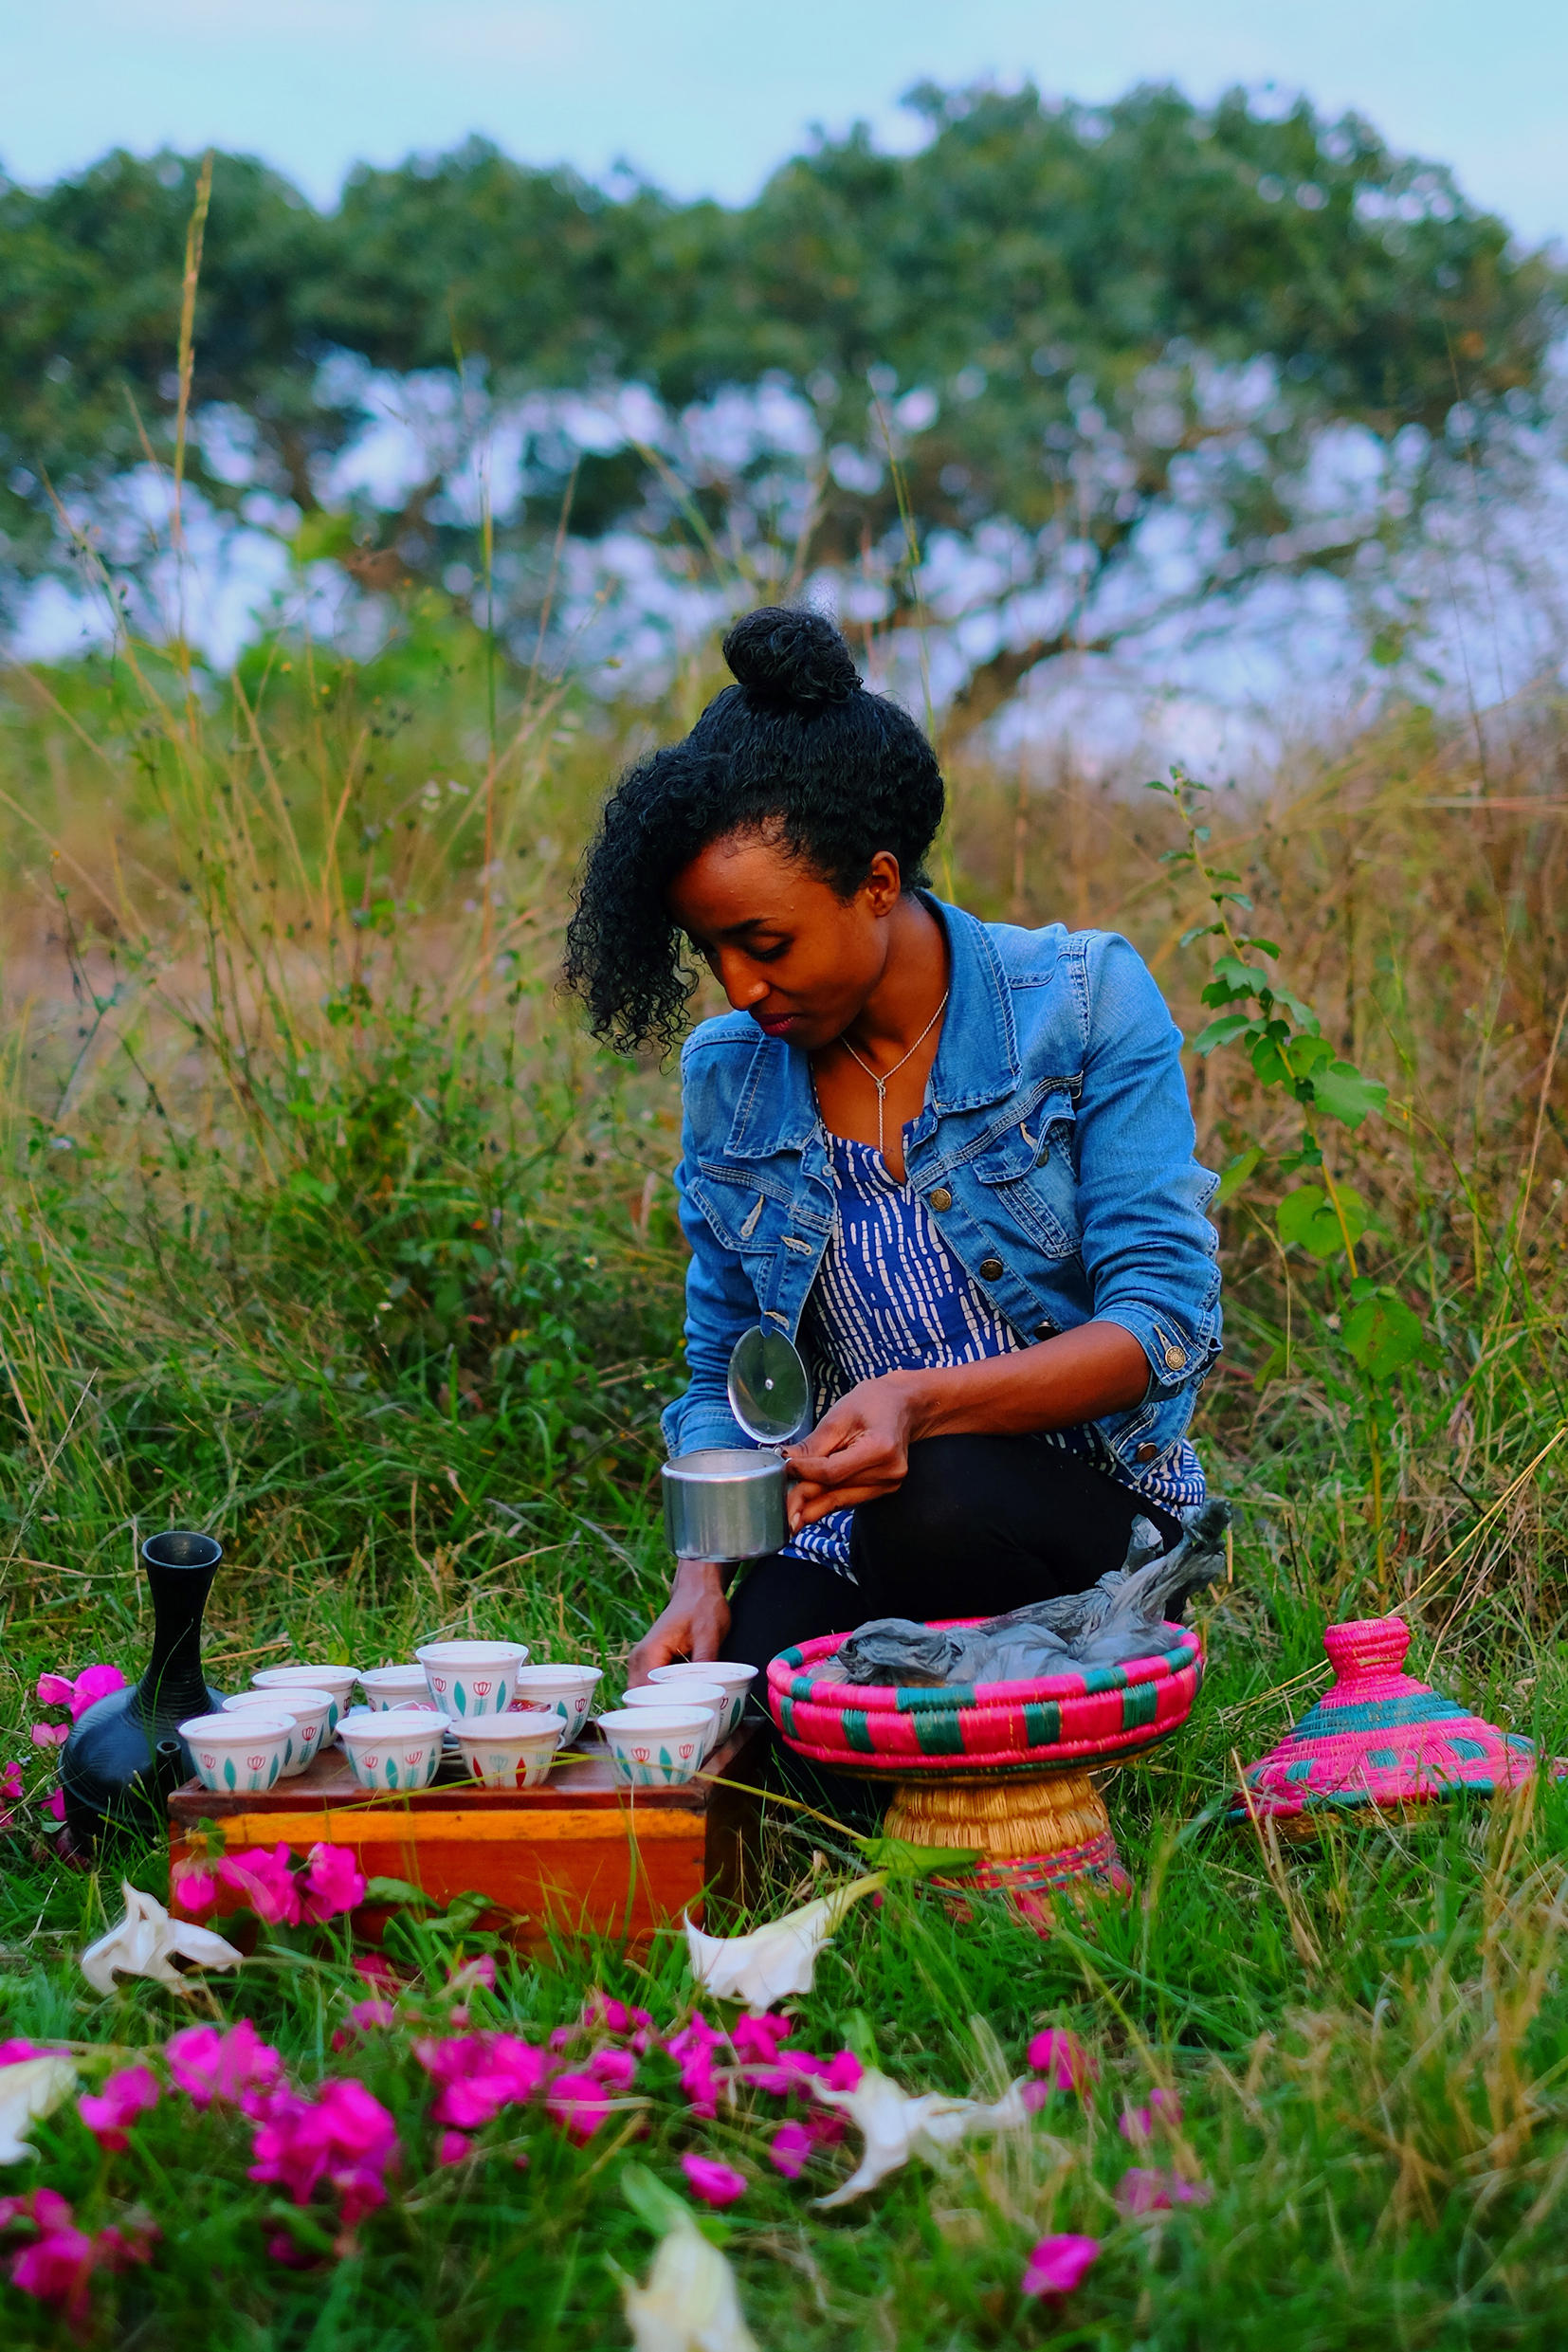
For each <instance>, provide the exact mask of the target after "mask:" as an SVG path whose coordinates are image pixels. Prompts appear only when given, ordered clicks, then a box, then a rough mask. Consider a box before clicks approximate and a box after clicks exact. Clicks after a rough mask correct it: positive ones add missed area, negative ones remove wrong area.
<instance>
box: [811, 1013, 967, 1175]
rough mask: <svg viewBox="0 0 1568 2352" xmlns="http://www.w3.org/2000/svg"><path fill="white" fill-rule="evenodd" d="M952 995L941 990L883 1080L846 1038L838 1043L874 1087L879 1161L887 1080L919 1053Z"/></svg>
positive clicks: (883, 1149)
mask: <svg viewBox="0 0 1568 2352" xmlns="http://www.w3.org/2000/svg"><path fill="white" fill-rule="evenodd" d="M952 993H953V992H952V991H951V989H946V988H944V989H943V991H942V1000H941V1003H940V1004H939V1006H938V1007H937V1010H936V1012H934V1013H933V1014H932V1015H931V1018H930V1020H929V1021H927V1023H926V1025H925V1027H924V1028H923V1029H922V1030H921V1033H920V1035H919V1036H918V1037H917V1038H916V1040H915V1042H914V1044H913V1045H912V1046H911V1047H910V1048H909V1050H908V1052H907V1053H905V1054H903V1055H901V1056H900V1058H899V1060H898V1061H896V1062H895V1063H894V1065H893V1067H892V1068H891V1069H890V1070H889V1071H888V1072H887V1076H886V1077H885V1078H883V1077H879V1076H878V1075H877V1072H876V1071H875V1070H874V1069H873V1068H872V1067H871V1065H870V1063H869V1062H867V1061H866V1060H865V1058H864V1057H863V1056H862V1055H861V1054H858V1053H857V1052H856V1051H855V1049H854V1047H853V1046H852V1045H851V1044H850V1043H849V1040H848V1037H841V1038H840V1039H839V1041H838V1042H839V1044H840V1045H841V1046H842V1047H843V1048H844V1050H845V1052H846V1053H847V1054H848V1056H849V1059H850V1061H851V1062H853V1063H855V1064H857V1065H858V1067H860V1068H861V1069H863V1070H864V1071H865V1072H866V1077H867V1078H868V1079H869V1080H870V1081H871V1084H872V1085H873V1086H875V1088H876V1090H877V1157H878V1158H879V1159H885V1158H886V1157H887V1145H886V1140H885V1138H884V1134H883V1118H884V1113H885V1111H886V1108H887V1083H888V1079H892V1078H896V1077H897V1076H898V1074H899V1072H900V1070H901V1069H903V1066H904V1063H905V1062H912V1061H913V1060H914V1058H915V1056H916V1054H917V1053H919V1051H920V1049H921V1047H922V1046H923V1045H924V1043H925V1041H926V1039H927V1038H928V1037H929V1036H930V1034H931V1032H932V1030H934V1029H935V1028H936V1026H937V1023H938V1022H939V1020H940V1019H941V1017H942V1014H943V1013H944V1012H946V1011H947V1000H948V997H949V996H950V995H951V994H952Z"/></svg>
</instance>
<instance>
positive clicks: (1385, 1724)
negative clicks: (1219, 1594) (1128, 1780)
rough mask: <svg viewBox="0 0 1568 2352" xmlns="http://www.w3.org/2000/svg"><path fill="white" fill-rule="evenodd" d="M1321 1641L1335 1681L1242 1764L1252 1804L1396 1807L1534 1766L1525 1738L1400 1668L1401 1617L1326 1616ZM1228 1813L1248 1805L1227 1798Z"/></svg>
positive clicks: (1510, 1781) (1501, 1783)
mask: <svg viewBox="0 0 1568 2352" xmlns="http://www.w3.org/2000/svg"><path fill="white" fill-rule="evenodd" d="M1323 1648H1324V1649H1325V1650H1327V1652H1328V1655H1329V1659H1330V1662H1331V1663H1332V1665H1333V1668H1334V1682H1333V1685H1332V1687H1330V1688H1329V1689H1328V1690H1326V1691H1325V1692H1324V1693H1323V1695H1322V1698H1321V1699H1320V1700H1319V1701H1318V1704H1317V1705H1316V1706H1313V1707H1309V1708H1308V1710H1307V1712H1306V1713H1305V1714H1304V1716H1303V1717H1302V1720H1301V1722H1300V1723H1298V1724H1297V1725H1296V1728H1295V1730H1294V1731H1292V1732H1291V1733H1289V1734H1288V1736H1287V1737H1286V1738H1285V1739H1284V1740H1282V1741H1280V1743H1279V1746H1278V1747H1276V1748H1271V1749H1270V1750H1269V1752H1268V1754H1267V1756H1265V1757H1264V1758H1263V1759H1261V1761H1259V1762H1258V1763H1256V1764H1253V1765H1251V1766H1250V1767H1249V1770H1248V1773H1247V1782H1248V1786H1249V1789H1250V1791H1251V1795H1252V1806H1253V1810H1254V1811H1256V1812H1258V1813H1260V1814H1274V1815H1276V1816H1277V1817H1280V1818H1286V1817H1289V1816H1291V1815H1294V1814H1303V1813H1308V1812H1311V1811H1314V1810H1316V1809H1318V1808H1320V1807H1321V1808H1324V1809H1337V1808H1340V1807H1345V1808H1348V1807H1353V1806H1357V1805H1389V1806H1399V1805H1408V1804H1411V1803H1420V1802H1424V1801H1426V1800H1428V1799H1430V1798H1431V1797H1435V1796H1459V1795H1462V1794H1464V1793H1466V1792H1467V1791H1468V1792H1470V1793H1473V1794H1474V1795H1476V1796H1491V1795H1492V1794H1493V1793H1494V1792H1495V1791H1496V1790H1498V1789H1509V1788H1516V1787H1517V1786H1518V1785H1519V1783H1520V1782H1521V1781H1522V1780H1527V1779H1528V1778H1529V1777H1530V1775H1531V1773H1532V1772H1533V1771H1534V1770H1535V1760H1536V1758H1535V1747H1534V1744H1533V1743H1532V1742H1531V1741H1528V1740H1524V1739H1521V1738H1520V1737H1519V1735H1518V1734H1517V1733H1514V1732H1508V1731H1499V1730H1498V1728H1497V1726H1496V1725H1495V1724H1494V1723H1486V1721H1484V1719H1483V1718H1482V1717H1481V1716H1479V1715H1471V1714H1470V1713H1469V1712H1468V1709H1466V1708H1465V1707H1462V1706H1461V1705H1459V1703H1458V1701H1457V1700H1456V1699H1447V1698H1445V1697H1444V1696H1443V1693H1442V1692H1441V1691H1440V1690H1433V1689H1432V1688H1431V1685H1430V1684H1428V1683H1418V1682H1417V1681H1416V1680H1415V1678H1414V1676H1413V1675H1411V1674H1406V1673H1405V1672H1404V1671H1403V1670H1402V1668H1403V1666H1404V1658H1405V1652H1406V1650H1408V1649H1409V1648H1410V1628H1409V1626H1408V1625H1407V1624H1406V1623H1405V1621H1404V1619H1403V1617H1358V1618H1353V1619H1351V1620H1350V1621H1349V1622H1348V1623H1346V1624H1344V1625H1331V1626H1330V1627H1329V1628H1328V1630H1327V1632H1325V1633H1324V1635H1323ZM1229 1817H1230V1819H1231V1820H1232V1821H1243V1820H1245V1819H1246V1818H1247V1807H1246V1805H1245V1803H1243V1802H1242V1801H1240V1800H1239V1799H1238V1800H1237V1802H1236V1803H1235V1804H1234V1805H1232V1807H1231V1813H1230V1816H1229Z"/></svg>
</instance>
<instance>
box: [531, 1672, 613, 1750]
mask: <svg viewBox="0 0 1568 2352" xmlns="http://www.w3.org/2000/svg"><path fill="white" fill-rule="evenodd" d="M516 1680H517V1690H516V1695H515V1696H514V1698H513V1701H512V1712H513V1714H514V1715H515V1714H516V1713H517V1712H518V1710H519V1709H520V1707H543V1708H546V1709H548V1710H549V1711H551V1712H553V1713H554V1714H556V1715H558V1716H559V1717H560V1719H561V1721H562V1723H564V1724H565V1725H566V1729H565V1731H564V1733H563V1734H562V1738H561V1744H562V1746H563V1747H564V1746H567V1745H569V1744H570V1743H571V1741H574V1740H575V1739H576V1738H577V1736H578V1734H579V1733H580V1732H581V1730H582V1727H583V1725H584V1723H587V1721H588V1710H589V1708H590V1707H591V1706H592V1705H593V1693H594V1690H595V1688H596V1687H597V1686H598V1684H599V1683H600V1682H601V1681H602V1680H603V1676H602V1675H601V1673H600V1671H599V1668H597V1667H596V1666H522V1667H520V1668H518V1671H517V1678H516Z"/></svg>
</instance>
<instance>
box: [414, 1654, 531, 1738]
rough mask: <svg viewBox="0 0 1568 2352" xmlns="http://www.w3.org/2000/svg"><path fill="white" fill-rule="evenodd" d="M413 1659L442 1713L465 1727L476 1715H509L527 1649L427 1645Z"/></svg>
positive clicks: (526, 1658) (525, 1659) (525, 1661)
mask: <svg viewBox="0 0 1568 2352" xmlns="http://www.w3.org/2000/svg"><path fill="white" fill-rule="evenodd" d="M414 1656H415V1657H416V1658H417V1659H418V1660H419V1663H420V1665H421V1666H422V1667H423V1668H424V1669H425V1680H426V1681H427V1683H428V1685H429V1687H430V1696H431V1698H432V1699H433V1700H434V1701H435V1703H436V1705H437V1706H438V1707H439V1708H440V1709H441V1711H442V1713H443V1714H444V1715H449V1716H450V1717H451V1718H452V1721H453V1722H454V1723H468V1722H469V1721H471V1719H472V1718H473V1717H474V1716H476V1715H477V1716H484V1715H503V1714H504V1713H505V1712H506V1709H507V1708H508V1707H509V1706H510V1705H511V1704H512V1693H513V1690H514V1689H515V1687H516V1676H517V1670H518V1668H519V1667H520V1666H526V1665H527V1663H528V1648H527V1644H526V1643H524V1642H426V1643H425V1644H424V1646H423V1648H421V1649H419V1650H415V1651H414Z"/></svg>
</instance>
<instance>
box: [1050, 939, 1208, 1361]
mask: <svg viewBox="0 0 1568 2352" xmlns="http://www.w3.org/2000/svg"><path fill="white" fill-rule="evenodd" d="M1087 975H1088V987H1089V1003H1088V1038H1087V1044H1086V1049H1085V1067H1084V1083H1083V1090H1082V1093H1081V1094H1080V1097H1079V1101H1078V1106H1077V1120H1076V1130H1077V1132H1076V1139H1075V1140H1076V1146H1077V1162H1078V1206H1079V1215H1080V1228H1081V1234H1082V1249H1083V1264H1084V1271H1085V1276H1086V1277H1087V1280H1088V1285H1089V1291H1090V1296H1091V1299H1092V1302H1093V1313H1094V1317H1095V1320H1096V1321H1097V1322H1112V1323H1120V1324H1121V1327H1122V1329H1123V1330H1125V1331H1130V1332H1131V1333H1132V1335H1133V1337H1134V1339H1135V1340H1137V1341H1138V1342H1139V1345H1140V1347H1141V1348H1142V1350H1143V1352H1144V1354H1145V1356H1146V1357H1147V1358H1148V1359H1149V1376H1150V1382H1149V1384H1150V1391H1151V1393H1154V1394H1159V1393H1164V1394H1169V1393H1171V1392H1172V1391H1174V1390H1176V1389H1180V1388H1184V1387H1186V1386H1187V1385H1188V1384H1189V1383H1191V1382H1195V1381H1197V1380H1200V1379H1201V1378H1202V1377H1203V1375H1204V1374H1205V1373H1206V1372H1207V1371H1208V1369H1209V1367H1210V1365H1211V1364H1212V1362H1213V1360H1214V1358H1215V1357H1216V1356H1217V1355H1218V1354H1219V1349H1220V1305H1219V1287H1220V1283H1219V1267H1218V1264H1217V1262H1216V1257H1215V1250H1216V1247H1217V1237H1216V1235H1215V1232H1214V1229H1213V1227H1212V1225H1211V1224H1210V1222H1209V1219H1208V1218H1207V1216H1206V1215H1205V1214H1204V1210H1205V1208H1206V1207H1207V1205H1208V1203H1209V1201H1210V1200H1211V1199H1212V1196H1213V1192H1214V1187H1215V1181H1216V1179H1215V1178H1214V1176H1212V1174H1211V1173H1210V1171H1209V1170H1208V1169H1207V1168H1203V1167H1200V1166H1199V1165H1198V1162H1197V1160H1196V1158H1194V1146H1195V1144H1196V1141H1197V1135H1196V1130H1195V1129H1194V1125H1193V1114H1192V1108H1191V1105H1190V1104H1189V1103H1188V1099H1187V1082H1186V1077H1185V1074H1184V1072H1183V1070H1182V1067H1181V1031H1180V1030H1178V1029H1177V1027H1176V1023H1175V1022H1174V1021H1173V1020H1172V1018H1171V1015H1170V1012H1169V1011H1168V1010H1167V1007H1166V1004H1165V1000H1164V998H1163V997H1162V996H1161V994H1160V993H1159V990H1158V986H1157V985H1156V982H1155V978H1154V975H1153V974H1152V973H1151V972H1150V970H1149V968H1148V966H1147V965H1146V964H1145V963H1144V961H1143V959H1142V957H1140V955H1139V954H1138V952H1137V950H1136V949H1135V948H1134V947H1133V946H1131V945H1130V944H1129V942H1128V941H1127V940H1126V939H1121V938H1120V937H1119V936H1118V935H1117V934H1115V933H1107V934H1104V935H1102V937H1101V938H1100V939H1097V940H1096V942H1095V950H1094V952H1093V953H1091V956H1090V958H1089V961H1088V966H1087Z"/></svg>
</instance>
